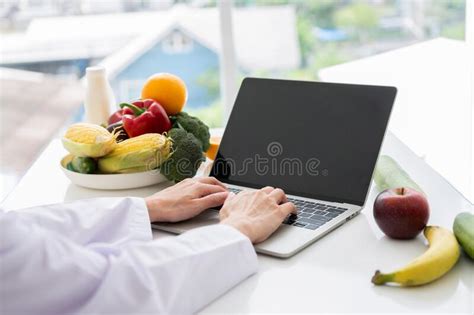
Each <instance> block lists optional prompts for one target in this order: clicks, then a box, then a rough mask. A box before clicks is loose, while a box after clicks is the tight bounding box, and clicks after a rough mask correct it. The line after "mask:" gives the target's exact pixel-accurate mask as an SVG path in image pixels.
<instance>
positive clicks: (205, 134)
mask: <svg viewBox="0 0 474 315" xmlns="http://www.w3.org/2000/svg"><path fill="white" fill-rule="evenodd" d="M175 119H176V123H177V126H178V127H179V126H181V127H182V128H184V129H185V130H186V131H187V132H190V133H192V134H193V135H194V136H195V137H196V138H197V139H198V140H199V141H200V142H201V146H202V151H203V152H206V151H207V149H209V146H210V145H211V144H210V142H209V138H210V137H211V135H210V133H209V127H208V126H206V124H205V123H203V122H202V121H201V120H200V119H199V118H197V117H194V116H191V115H189V114H188V113H186V112H180V113H179V114H178V115H176V118H175ZM177 126H176V124H175V127H177Z"/></svg>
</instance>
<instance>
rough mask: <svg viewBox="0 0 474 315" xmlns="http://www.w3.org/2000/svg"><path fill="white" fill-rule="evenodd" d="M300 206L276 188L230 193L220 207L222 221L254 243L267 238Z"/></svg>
mask: <svg viewBox="0 0 474 315" xmlns="http://www.w3.org/2000/svg"><path fill="white" fill-rule="evenodd" d="M290 213H294V214H296V207H295V205H294V204H293V203H291V202H288V200H287V198H286V195H285V192H284V191H283V190H281V189H278V188H277V189H275V188H273V187H265V188H262V189H260V190H253V191H252V190H247V191H242V192H240V193H238V194H237V195H235V194H234V193H229V195H228V196H227V199H226V201H225V202H224V205H223V206H222V209H221V210H220V214H219V216H220V220H221V224H227V225H230V226H232V227H234V228H236V229H237V230H239V231H240V232H242V233H243V234H245V235H246V236H247V237H248V238H249V239H250V241H252V243H254V244H256V243H260V242H263V241H264V240H266V239H267V238H268V237H269V236H270V235H271V234H272V233H273V232H275V231H276V229H277V228H278V227H279V226H280V225H281V223H282V222H283V221H284V220H285V218H286V217H287V216H288V215H289V214H290Z"/></svg>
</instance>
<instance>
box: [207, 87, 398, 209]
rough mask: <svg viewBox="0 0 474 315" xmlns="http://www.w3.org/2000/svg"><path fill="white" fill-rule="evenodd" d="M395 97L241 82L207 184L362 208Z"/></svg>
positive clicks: (374, 91) (388, 90) (365, 90)
mask: <svg viewBox="0 0 474 315" xmlns="http://www.w3.org/2000/svg"><path fill="white" fill-rule="evenodd" d="M395 94H396V89H395V88H393V87H382V86H366V85H350V84H334V83H321V82H302V81H287V80H273V79H255V78H246V79H245V80H244V82H243V83H242V86H241V88H240V91H239V94H238V96H237V99H236V101H235V105H234V108H233V110H232V113H231V115H230V118H229V121H228V123H227V127H226V130H225V132H224V136H223V138H222V142H221V145H220V147H219V152H218V154H217V158H216V160H215V162H214V164H213V168H212V170H211V176H215V177H217V178H218V179H219V180H221V181H223V182H225V183H228V184H234V185H240V186H247V187H252V188H261V187H264V186H273V187H279V188H282V189H283V190H284V191H285V192H286V193H287V194H292V195H297V196H303V197H309V198H315V199H321V200H327V201H333V202H341V203H342V202H345V203H351V204H357V205H362V204H363V203H364V201H365V199H366V195H367V192H368V189H369V186H370V181H371V178H372V173H373V170H374V167H375V163H376V160H377V156H378V154H379V150H380V147H381V144H382V140H383V137H384V134H385V129H386V126H387V123H388V120H389V116H390V112H391V109H392V105H393V102H394V99H395Z"/></svg>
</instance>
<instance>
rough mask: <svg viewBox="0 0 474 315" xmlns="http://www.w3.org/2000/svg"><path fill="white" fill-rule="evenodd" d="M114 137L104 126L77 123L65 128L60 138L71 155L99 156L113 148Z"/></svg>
mask: <svg viewBox="0 0 474 315" xmlns="http://www.w3.org/2000/svg"><path fill="white" fill-rule="evenodd" d="M115 138H116V137H115V136H114V135H113V134H111V133H110V132H109V131H107V129H105V128H104V127H101V126H98V125H94V124H88V123H77V124H73V125H71V126H70V127H69V128H68V129H67V131H66V133H65V135H64V137H63V139H62V140H63V146H64V148H66V150H68V151H69V152H70V153H71V154H72V155H75V156H87V157H101V156H104V155H106V154H108V153H109V152H111V151H112V150H113V149H115V147H116V145H117V143H116V141H115Z"/></svg>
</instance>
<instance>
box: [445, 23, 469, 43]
mask: <svg viewBox="0 0 474 315" xmlns="http://www.w3.org/2000/svg"><path fill="white" fill-rule="evenodd" d="M441 36H443V37H447V38H452V39H459V40H464V37H465V26H464V22H461V23H456V24H453V25H449V26H446V27H444V28H443V29H442V30H441Z"/></svg>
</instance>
